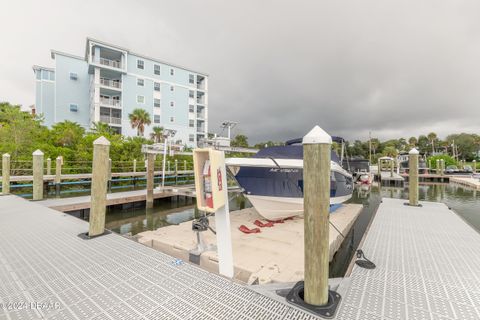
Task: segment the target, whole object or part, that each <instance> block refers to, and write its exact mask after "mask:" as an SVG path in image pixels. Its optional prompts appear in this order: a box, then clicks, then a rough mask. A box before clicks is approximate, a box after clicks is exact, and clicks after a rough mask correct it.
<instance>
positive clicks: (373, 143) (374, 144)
mask: <svg viewBox="0 0 480 320" xmlns="http://www.w3.org/2000/svg"><path fill="white" fill-rule="evenodd" d="M370 141H371V146H372V151H373V155H375V154H376V152H377V149H378V147H379V146H380V140H378V139H377V138H372V139H370Z"/></svg>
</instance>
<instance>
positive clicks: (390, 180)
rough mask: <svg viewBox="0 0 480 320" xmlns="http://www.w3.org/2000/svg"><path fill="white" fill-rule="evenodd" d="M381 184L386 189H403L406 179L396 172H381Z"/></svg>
mask: <svg viewBox="0 0 480 320" xmlns="http://www.w3.org/2000/svg"><path fill="white" fill-rule="evenodd" d="M379 178H380V183H381V185H382V186H385V187H403V185H404V182H405V179H404V178H403V177H402V176H401V175H399V174H397V173H396V172H392V173H391V172H386V171H381V172H380V177H379Z"/></svg>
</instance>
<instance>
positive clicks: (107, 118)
mask: <svg viewBox="0 0 480 320" xmlns="http://www.w3.org/2000/svg"><path fill="white" fill-rule="evenodd" d="M100 122H104V123H108V124H117V125H121V124H122V118H117V117H110V116H104V115H100Z"/></svg>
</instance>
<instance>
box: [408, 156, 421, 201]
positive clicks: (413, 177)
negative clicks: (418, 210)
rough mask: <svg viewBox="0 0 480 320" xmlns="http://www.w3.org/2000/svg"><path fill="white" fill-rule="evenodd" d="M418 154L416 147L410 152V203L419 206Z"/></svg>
mask: <svg viewBox="0 0 480 320" xmlns="http://www.w3.org/2000/svg"><path fill="white" fill-rule="evenodd" d="M418 154H419V152H418V150H417V149H415V148H413V149H412V150H410V152H409V153H408V166H409V170H408V171H409V172H408V183H409V187H408V200H409V202H408V203H409V205H411V206H418Z"/></svg>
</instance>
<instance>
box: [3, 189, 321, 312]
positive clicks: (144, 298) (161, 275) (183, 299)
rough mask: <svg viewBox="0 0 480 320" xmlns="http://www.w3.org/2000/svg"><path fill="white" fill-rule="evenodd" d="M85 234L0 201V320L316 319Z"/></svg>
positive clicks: (34, 209) (168, 260) (12, 201)
mask: <svg viewBox="0 0 480 320" xmlns="http://www.w3.org/2000/svg"><path fill="white" fill-rule="evenodd" d="M87 229H88V225H87V223H86V222H84V221H81V220H79V219H76V218H74V217H71V216H68V215H64V214H62V213H59V212H57V211H54V210H51V209H48V208H45V207H44V206H41V205H39V204H36V203H34V202H28V201H26V200H23V199H20V198H18V197H15V196H0V305H3V307H2V308H0V320H7V319H8V320H13V319H114V320H119V319H301V320H310V319H316V317H314V316H312V315H310V314H308V313H305V312H303V311H301V310H299V309H296V308H293V307H292V306H290V305H288V304H285V303H282V302H281V301H277V300H274V299H271V298H268V297H266V296H263V295H261V294H259V293H256V292H254V291H252V290H250V289H248V288H247V287H244V286H241V285H239V284H236V283H233V282H231V281H229V280H227V279H224V278H222V277H220V276H218V275H214V274H211V273H208V272H206V271H203V270H201V269H199V268H197V267H195V266H192V265H189V264H185V263H181V262H179V261H177V260H175V259H174V258H172V257H170V256H167V255H165V254H163V253H160V252H158V251H155V250H153V249H150V248H147V247H145V246H143V245H141V244H138V243H135V242H134V241H131V240H129V239H126V238H123V237H121V236H119V235H116V234H109V235H106V236H102V237H99V238H95V239H92V240H82V239H80V238H79V237H77V235H78V234H80V233H82V232H85V231H87ZM33 302H36V303H39V304H40V303H41V304H42V305H33V306H32V305H31V304H30V303H33ZM13 303H17V305H16V306H17V307H16V308H12V309H8V308H6V306H13ZM48 304H50V306H52V307H51V308H45V306H47V305H48ZM57 307H58V308H57Z"/></svg>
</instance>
